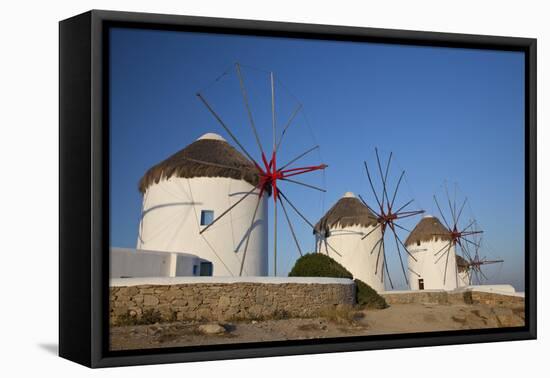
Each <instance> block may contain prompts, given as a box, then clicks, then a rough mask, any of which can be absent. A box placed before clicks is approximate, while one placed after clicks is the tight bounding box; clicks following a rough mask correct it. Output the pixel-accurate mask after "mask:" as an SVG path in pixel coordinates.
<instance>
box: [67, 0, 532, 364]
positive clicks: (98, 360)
mask: <svg viewBox="0 0 550 378" xmlns="http://www.w3.org/2000/svg"><path fill="white" fill-rule="evenodd" d="M82 16H83V17H90V25H91V31H90V39H91V58H90V61H89V65H90V72H91V81H90V83H91V84H90V93H91V103H89V106H90V105H91V111H90V122H89V124H90V128H89V129H88V131H89V138H90V144H91V166H90V176H91V198H89V199H86V198H72V199H68V200H67V201H68V202H70V201H78V200H87V201H89V202H90V217H91V230H90V237H91V246H90V249H89V250H88V252H89V253H88V254H86V257H87V258H88V261H89V271H88V272H87V273H88V274H89V275H90V293H89V294H90V306H89V308H90V324H89V327H82V328H83V330H81V332H89V336H90V337H89V339H90V340H91V346H90V348H91V349H90V356H89V360H88V361H86V360H81V361H76V362H79V363H83V364H84V365H87V366H90V367H110V366H121V365H139V364H157V363H171V362H190V361H204V360H219V359H235V358H252V357H267V356H281V355H298V354H312V353H330V352H344V351H359V350H372V349H390V348H408V347H423V346H439V345H451V344H468V343H485V342H497V341H513V340H527V339H535V338H536V329H537V328H536V309H537V307H536V39H533V38H516V37H497V36H484V35H469V34H454V33H437V32H419V31H406V30H389V29H374V28H362V27H361V28H360V27H349V26H333V25H313V24H296V23H284V22H272V21H252V20H236V19H222V18H210V17H195V16H175V15H161V14H147V13H133V12H114V11H101V10H93V11H90V12H87V13H85V14H83V15H82ZM77 17H79V16H77ZM63 22H64V21H62V22H61V23H63ZM109 23H135V24H143V25H144V26H145V25H147V26H148V27H153V26H155V25H157V26H164V27H166V26H167V25H168V26H169V27H193V28H198V29H204V30H205V31H206V30H217V31H219V32H224V33H236V34H241V33H245V34H246V33H247V34H259V35H266V36H267V35H270V36H274V35H275V36H287V37H301V38H315V39H337V40H350V39H357V40H362V41H369V40H371V41H377V42H382V43H404V44H417V45H430V46H448V47H470V48H480V49H496V50H515V51H524V52H525V56H526V65H525V69H526V80H525V85H526V86H528V89H527V90H526V92H525V93H526V99H525V104H526V106H525V120H526V124H525V128H526V130H525V132H526V138H525V143H526V150H525V151H526V157H525V159H526V162H525V163H526V171H525V173H526V181H525V185H526V187H525V195H526V198H525V200H526V219H525V221H526V230H528V234H526V244H528V248H527V249H526V254H527V255H526V264H525V270H526V276H525V277H526V281H525V283H526V327H522V328H521V329H510V330H507V331H502V332H492V333H490V334H487V333H483V332H482V331H481V330H480V332H478V333H475V334H474V333H470V334H468V335H450V334H449V333H448V332H445V333H442V334H441V335H438V334H436V333H433V334H418V335H412V337H411V335H403V336H402V337H401V338H391V339H387V340H365V341H354V340H350V341H345V342H335V343H331V342H326V341H319V343H318V344H310V345H285V346H265V347H261V348H247V347H246V346H245V345H244V344H242V346H241V347H239V348H238V349H232V348H230V345H227V349H224V350H215V351H199V352H176V353H171V352H170V353H168V352H167V353H163V352H162V351H155V353H150V354H142V355H131V356H113V355H110V353H108V352H107V350H108V338H107V335H106V334H105V329H106V327H107V326H108V311H107V308H108V284H105V283H106V282H108V259H106V258H105V248H107V251H108V240H106V239H107V238H106V235H108V231H109V230H108V226H109V224H108V219H107V218H106V217H108V215H109V213H108V203H106V202H105V200H104V199H105V198H108V184H109V183H108V180H105V178H108V169H109V160H108V155H107V152H108V150H109V144H108V142H109V139H108V134H107V133H106V132H105V128H104V127H103V125H104V124H105V122H107V121H108V118H107V115H106V114H105V112H104V111H103V110H104V108H105V105H106V103H105V97H104V96H103V93H104V92H103V91H104V90H105V88H106V87H105V86H106V84H107V83H108V77H107V72H105V71H104V68H105V67H106V66H105V63H106V55H105V54H103V51H104V47H105V42H106V41H105V36H106V34H105V33H104V32H105V26H106V25H107V24H109ZM211 32H212V31H211ZM60 55H61V52H60ZM61 76H62V72H60V83H61ZM60 87H61V84H60ZM74 101H79V99H78V98H76V99H74ZM83 106H85V105H83ZM61 112H62V109H61V103H60V114H61ZM60 124H61V119H60ZM60 126H61V125H60ZM61 138H62V135H61V132H60V149H61ZM60 164H61V162H60ZM65 184H66V183H65ZM60 185H63V182H61V177H60ZM61 210H62V209H61V204H60V211H61ZM106 219H107V221H105V220H106ZM60 222H61V220H60ZM61 237H62V235H60V238H61ZM61 263H62V262H61V261H60V265H61ZM82 273H86V272H82ZM61 274H62V272H61V270H60V275H61ZM60 293H61V287H60ZM60 303H61V298H60ZM60 311H61V304H60ZM60 318H61V315H60ZM61 327H66V325H62V324H61V322H60V332H61ZM480 336H482V337H483V339H480ZM106 348H107V349H106ZM61 349H62V348H61V342H60V350H61ZM66 357H68V356H66ZM68 358H69V359H71V358H70V357H68ZM73 360H74V359H73Z"/></svg>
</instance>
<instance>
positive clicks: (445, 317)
mask: <svg viewBox="0 0 550 378" xmlns="http://www.w3.org/2000/svg"><path fill="white" fill-rule="evenodd" d="M524 319H525V316H524V308H523V306H515V307H513V306H504V307H494V306H492V307H490V306H487V305H481V304H475V305H426V304H395V305H392V306H390V307H389V308H386V309H384V310H360V311H358V310H354V311H353V312H351V313H349V314H346V316H345V317H343V318H342V317H338V316H332V317H328V318H312V319H297V318H294V319H278V320H263V321H246V322H244V321H241V322H231V323H212V322H210V323H201V322H174V323H162V324H154V325H137V326H120V327H112V328H111V349H112V350H128V349H148V348H162V347H181V346H196V345H213V344H228V343H247V342H258V341H279V340H300V339H311V338H331V337H343V336H364V335H380V334H392V333H414V332H429V331H447V330H461V329H482V328H498V327H514V326H523V325H524ZM205 324H208V325H209V326H213V327H211V328H213V331H214V332H213V333H210V332H212V330H210V331H208V330H205V327H204V325H205ZM218 325H219V326H221V327H218ZM201 326H202V327H201ZM216 327H217V328H218V331H217V333H216V332H215V328H216Z"/></svg>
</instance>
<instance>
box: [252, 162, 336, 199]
mask: <svg viewBox="0 0 550 378" xmlns="http://www.w3.org/2000/svg"><path fill="white" fill-rule="evenodd" d="M262 162H263V164H264V167H263V168H262V167H261V166H260V165H259V164H258V163H256V162H254V165H255V166H256V168H257V169H258V171H259V175H260V182H259V184H258V186H259V188H260V195H262V194H263V193H264V192H268V193H272V194H273V201H274V202H277V198H278V197H279V190H278V188H277V180H284V179H285V178H287V177H291V176H298V175H302V174H304V173H309V172H313V171H317V170H320V169H325V168H326V167H327V165H326V164H320V165H314V166H307V167H298V168H290V169H277V154H276V153H275V152H273V154H272V155H271V160H269V161H267V158H266V156H265V154H262Z"/></svg>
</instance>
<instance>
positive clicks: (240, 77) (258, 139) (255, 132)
mask: <svg viewBox="0 0 550 378" xmlns="http://www.w3.org/2000/svg"><path fill="white" fill-rule="evenodd" d="M235 70H236V71H237V76H238V77H239V84H240V87H241V94H242V97H243V102H244V106H245V108H246V111H247V113H248V120H249V122H250V127H251V128H252V132H253V133H254V137H255V138H256V143H257V144H258V148H259V149H260V153H261V154H262V155H264V149H263V147H262V143H261V142H260V137H259V135H258V130H256V125H255V124H254V118H253V117H252V110H251V109H250V104H249V103H248V93H247V91H246V87H245V85H244V79H243V76H242V73H241V67H240V65H239V63H235Z"/></svg>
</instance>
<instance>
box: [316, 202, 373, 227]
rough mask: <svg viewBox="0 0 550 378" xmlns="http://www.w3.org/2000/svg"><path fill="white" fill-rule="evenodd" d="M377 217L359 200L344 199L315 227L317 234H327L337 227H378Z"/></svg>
mask: <svg viewBox="0 0 550 378" xmlns="http://www.w3.org/2000/svg"><path fill="white" fill-rule="evenodd" d="M377 224H378V220H377V218H376V216H375V215H374V214H373V213H372V212H371V211H370V210H369V209H368V208H367V207H366V206H365V205H364V204H363V203H362V202H361V201H359V200H358V199H357V198H354V197H343V198H340V199H339V200H338V202H336V203H335V204H334V206H332V207H331V208H330V210H329V211H327V213H326V214H325V215H324V216H323V217H322V218H321V219H320V220H319V222H317V224H316V225H315V232H316V233H321V234H322V233H325V232H327V231H329V230H330V229H331V228H335V227H338V226H339V227H342V228H345V227H351V226H362V227H365V228H366V227H368V226H376V225H377Z"/></svg>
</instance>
